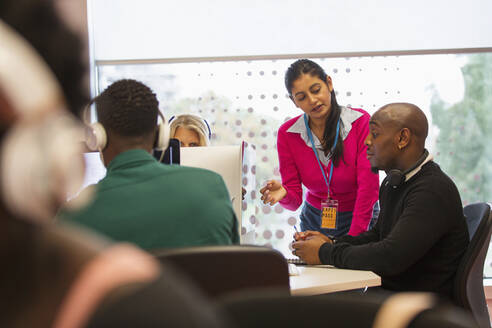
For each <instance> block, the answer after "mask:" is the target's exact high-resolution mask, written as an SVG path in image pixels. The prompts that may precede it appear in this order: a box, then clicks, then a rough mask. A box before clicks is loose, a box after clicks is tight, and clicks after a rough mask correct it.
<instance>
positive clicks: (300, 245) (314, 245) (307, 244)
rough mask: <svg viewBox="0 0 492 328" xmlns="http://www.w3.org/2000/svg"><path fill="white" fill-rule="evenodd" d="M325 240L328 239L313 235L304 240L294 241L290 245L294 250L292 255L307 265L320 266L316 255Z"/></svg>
mask: <svg viewBox="0 0 492 328" xmlns="http://www.w3.org/2000/svg"><path fill="white" fill-rule="evenodd" d="M320 235H322V234H320ZM327 238H328V237H326V236H324V235H323V236H319V235H314V236H310V237H307V238H306V240H299V241H295V242H293V243H292V247H293V248H294V250H293V251H292V254H294V255H296V256H299V258H300V259H302V260H304V261H305V262H306V263H307V264H321V260H320V259H319V255H318V253H319V248H320V247H321V245H323V244H324V243H326V242H327V240H326V239H327ZM328 239H329V238H328ZM328 242H331V241H328Z"/></svg>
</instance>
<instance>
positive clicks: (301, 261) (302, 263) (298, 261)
mask: <svg viewBox="0 0 492 328" xmlns="http://www.w3.org/2000/svg"><path fill="white" fill-rule="evenodd" d="M287 263H290V264H295V265H307V263H306V262H304V261H303V260H301V259H300V258H296V259H287Z"/></svg>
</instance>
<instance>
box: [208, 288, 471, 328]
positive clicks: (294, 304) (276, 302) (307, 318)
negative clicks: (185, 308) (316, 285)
mask: <svg viewBox="0 0 492 328" xmlns="http://www.w3.org/2000/svg"><path fill="white" fill-rule="evenodd" d="M405 294H407V293H400V294H399V295H403V296H404V297H406V295H405ZM392 296H394V295H392ZM429 296H430V297H431V300H432V302H431V303H430V305H429V307H424V308H423V309H417V310H416V311H414V312H412V311H410V312H411V313H410V314H407V313H405V312H406V311H407V310H408V308H407V306H406V304H408V303H407V302H406V301H405V299H403V301H404V302H403V307H402V306H400V307H397V308H395V307H390V309H389V314H390V315H389V318H386V319H383V324H381V320H379V321H378V324H379V325H377V326H376V325H375V324H376V318H377V317H378V315H379V314H380V310H381V309H382V306H383V305H384V304H385V302H386V301H388V299H389V297H388V296H382V295H374V294H372V295H364V294H345V293H343V294H339V293H333V294H325V295H315V296H285V295H276V294H275V293H260V294H258V293H257V294H253V293H241V294H234V295H231V296H229V297H224V298H222V299H220V300H219V302H218V307H219V309H220V310H221V311H222V312H223V313H224V314H226V315H227V316H228V317H229V319H230V320H231V321H232V322H233V323H234V324H235V325H236V326H237V327H238V328H242V327H244V328H249V327H255V328H272V327H282V328H298V327H311V328H318V327H319V328H326V327H358V328H366V327H367V328H375V327H378V328H382V327H387V328H389V327H391V328H402V327H411V328H427V327H433V328H478V326H477V325H476V323H475V321H474V319H473V318H472V316H471V314H470V313H468V312H467V311H465V310H464V309H462V308H459V307H457V306H454V305H452V304H438V301H437V300H435V299H434V298H433V296H432V294H430V295H429ZM400 304H401V303H400ZM402 316H406V317H407V318H408V320H406V321H405V320H403V321H404V324H402V323H401V322H397V320H395V319H399V318H401V317H402ZM380 319H382V318H380Z"/></svg>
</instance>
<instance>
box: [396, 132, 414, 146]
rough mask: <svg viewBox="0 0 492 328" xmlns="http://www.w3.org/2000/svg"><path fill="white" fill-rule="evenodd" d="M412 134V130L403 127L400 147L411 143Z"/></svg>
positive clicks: (399, 141) (400, 134)
mask: <svg viewBox="0 0 492 328" xmlns="http://www.w3.org/2000/svg"><path fill="white" fill-rule="evenodd" d="M411 136H412V132H410V130H409V129H408V128H403V129H401V130H400V133H399V136H398V138H399V140H398V148H399V149H403V148H405V147H406V146H408V145H409V144H410V138H411Z"/></svg>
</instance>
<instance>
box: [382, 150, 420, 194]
mask: <svg viewBox="0 0 492 328" xmlns="http://www.w3.org/2000/svg"><path fill="white" fill-rule="evenodd" d="M428 156H429V151H428V150H427V149H424V153H423V154H422V156H420V158H419V159H418V160H417V162H415V164H414V165H412V166H411V167H410V168H408V169H407V170H405V171H403V172H402V171H400V170H398V169H393V170H390V171H389V172H388V176H387V177H386V179H387V183H388V184H389V185H390V186H392V187H393V188H397V187H398V186H400V185H401V184H402V183H403V182H405V179H406V175H407V174H408V173H410V172H412V171H413V170H415V169H416V168H417V167H419V166H420V165H421V164H422V163H423V162H424V161H425V160H426V159H427V157H428Z"/></svg>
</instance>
